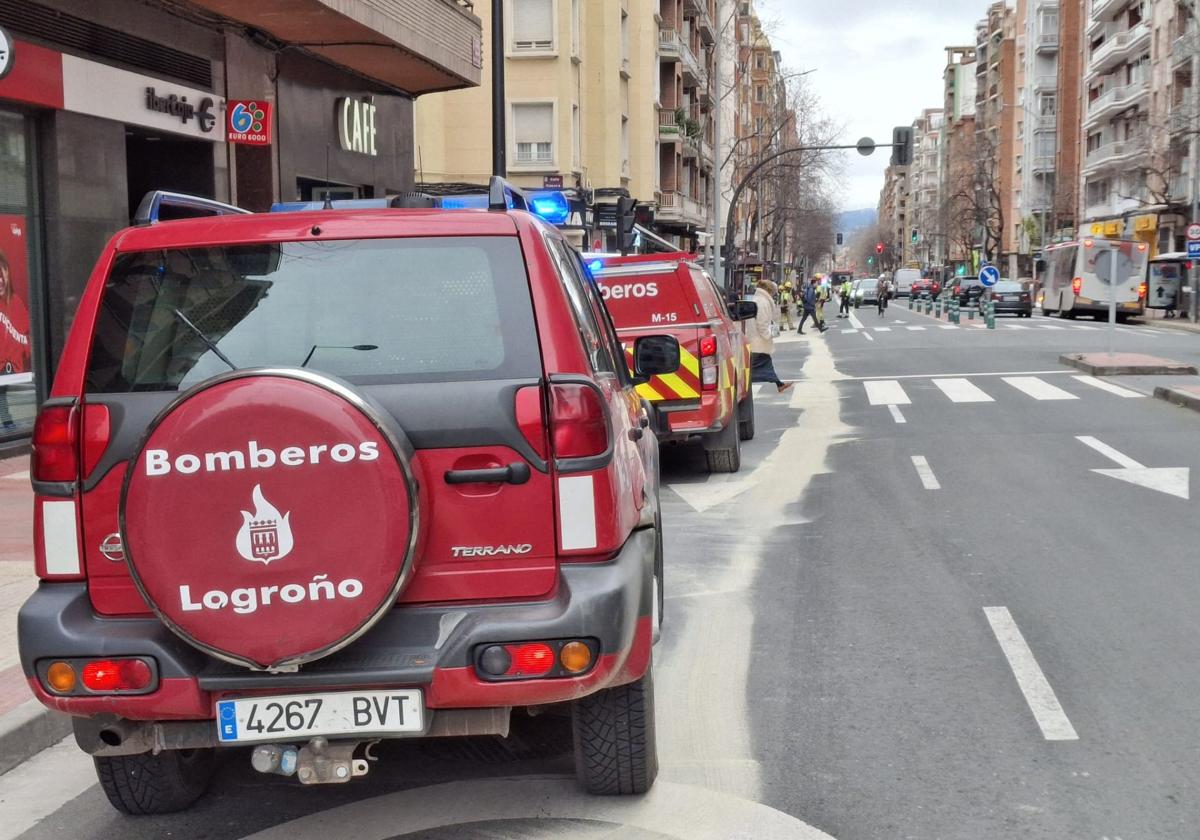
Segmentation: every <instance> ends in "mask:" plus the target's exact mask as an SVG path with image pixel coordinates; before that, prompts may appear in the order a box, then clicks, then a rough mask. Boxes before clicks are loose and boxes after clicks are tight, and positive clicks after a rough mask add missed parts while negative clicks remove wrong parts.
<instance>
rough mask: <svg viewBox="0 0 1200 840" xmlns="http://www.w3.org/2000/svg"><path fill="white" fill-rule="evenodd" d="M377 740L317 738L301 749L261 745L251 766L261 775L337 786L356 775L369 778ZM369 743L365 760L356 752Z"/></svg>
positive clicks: (280, 745) (285, 745)
mask: <svg viewBox="0 0 1200 840" xmlns="http://www.w3.org/2000/svg"><path fill="white" fill-rule="evenodd" d="M376 743H378V742H377V741H346V742H342V741H338V742H336V743H332V744H331V743H329V740H328V739H326V738H322V737H317V738H313V739H312V740H311V741H309V742H308V744H306V745H305V746H303V747H300V748H299V749H297V748H296V747H295V746H293V745H291V744H261V745H259V746H257V747H255V748H254V752H253V753H251V755H250V765H251V766H252V767H253V768H254V769H255V770H257V771H258V772H260V773H275V774H277V775H279V776H295V777H296V778H298V779H299V780H300V783H301V784H305V785H335V784H342V783H344V782H348V781H350V780H351V779H353V778H354V777H355V776H365V775H367V771H368V770H369V769H370V762H371V761H374V760H375V756H373V755H371V747H373V746H374V745H375V744H376ZM363 744H365V745H366V746H365V748H364V749H363V757H362V758H355V757H354V753H355V751H356V750H357V749H358V748H359V747H360V746H362V745H363Z"/></svg>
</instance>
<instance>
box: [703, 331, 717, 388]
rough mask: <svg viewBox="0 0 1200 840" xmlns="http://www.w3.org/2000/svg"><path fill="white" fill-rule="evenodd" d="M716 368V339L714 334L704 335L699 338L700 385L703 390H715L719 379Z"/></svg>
mask: <svg viewBox="0 0 1200 840" xmlns="http://www.w3.org/2000/svg"><path fill="white" fill-rule="evenodd" d="M719 378H720V377H719V375H718V369H717V339H716V336H711V335H708V336H705V337H704V338H702V339H700V387H701V389H702V390H704V391H715V390H717V380H718V379H719Z"/></svg>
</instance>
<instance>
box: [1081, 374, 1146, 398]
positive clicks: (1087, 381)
mask: <svg viewBox="0 0 1200 840" xmlns="http://www.w3.org/2000/svg"><path fill="white" fill-rule="evenodd" d="M1071 378H1072V379H1074V380H1075V381H1076V382H1082V383H1083V384H1084V385H1091V386H1092V387H1093V388H1099V389H1100V390H1101V391H1108V393H1110V394H1116V395H1117V396H1118V397H1125V398H1126V399H1133V398H1135V397H1145V396H1146V395H1145V394H1139V393H1138V392H1137V391H1131V390H1129V389H1128V388H1122V387H1121V386H1120V385H1113V384H1112V383H1111V382H1105V381H1104V380H1103V379H1097V378H1096V377H1094V376H1072V377H1071Z"/></svg>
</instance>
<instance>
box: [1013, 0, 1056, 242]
mask: <svg viewBox="0 0 1200 840" xmlns="http://www.w3.org/2000/svg"><path fill="white" fill-rule="evenodd" d="M1058 11H1059V7H1058V0H1028V5H1027V6H1026V8H1025V26H1024V43H1023V45H1022V46H1023V50H1024V64H1023V66H1024V81H1025V83H1024V85H1023V86H1022V88H1021V90H1020V100H1019V102H1018V104H1019V105H1020V106H1021V111H1022V112H1023V113H1022V114H1021V120H1022V122H1023V126H1024V130H1023V132H1021V135H1022V143H1021V159H1022V161H1023V165H1022V170H1021V199H1020V204H1019V206H1018V213H1019V215H1020V218H1021V222H1022V225H1023V230H1022V243H1021V252H1022V253H1031V252H1035V251H1038V250H1040V249H1041V248H1042V247H1043V246H1044V245H1045V243H1046V241H1047V232H1051V233H1052V232H1053V230H1054V224H1053V222H1052V220H1051V211H1052V207H1053V201H1054V190H1055V178H1054V166H1055V156H1056V154H1057V152H1058V101H1059V95H1058V45H1059V23H1058V21H1059V17H1058Z"/></svg>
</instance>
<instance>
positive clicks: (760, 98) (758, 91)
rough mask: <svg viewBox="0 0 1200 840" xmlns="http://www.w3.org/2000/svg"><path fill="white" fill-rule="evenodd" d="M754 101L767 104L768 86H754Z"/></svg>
mask: <svg viewBox="0 0 1200 840" xmlns="http://www.w3.org/2000/svg"><path fill="white" fill-rule="evenodd" d="M754 101H755V102H766V101H767V86H766V85H755V86H754Z"/></svg>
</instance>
